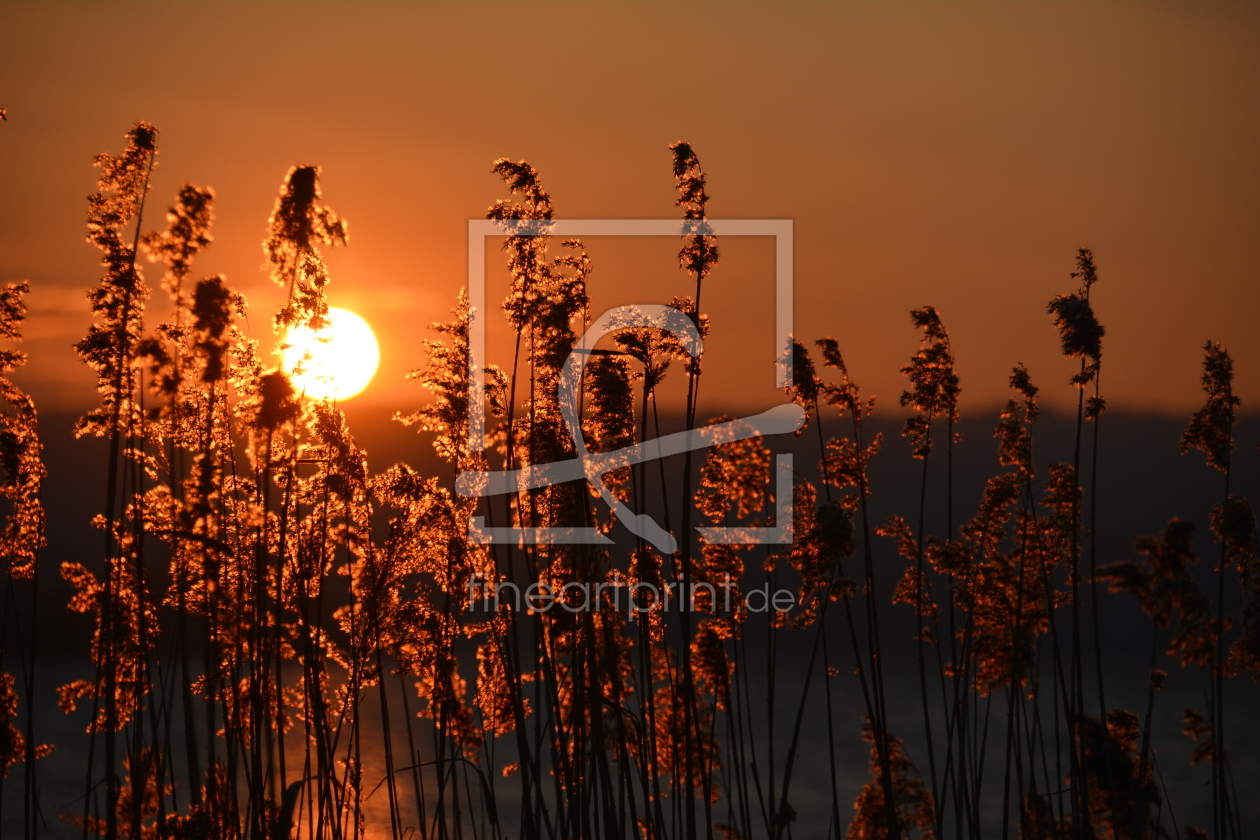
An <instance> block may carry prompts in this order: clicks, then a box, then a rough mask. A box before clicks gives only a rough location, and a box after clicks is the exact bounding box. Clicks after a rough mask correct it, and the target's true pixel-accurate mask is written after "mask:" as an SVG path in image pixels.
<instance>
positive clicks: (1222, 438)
mask: <svg viewBox="0 0 1260 840" xmlns="http://www.w3.org/2000/svg"><path fill="white" fill-rule="evenodd" d="M1203 351H1204V357H1203V390H1204V391H1205V392H1206V393H1207V401H1206V402H1205V403H1204V404H1203V408H1200V409H1199V410H1198V411H1196V412H1195V413H1194V416H1193V417H1191V418H1190V425H1188V426H1186V430H1185V432H1183V433H1182V435H1181V453H1182V454H1183V455H1184V454H1185V453H1187V452H1189V451H1190V450H1191V449H1198V450H1199V451H1201V452H1202V453H1203V454H1204V455H1206V456H1207V463H1208V466H1209V467H1213V468H1215V469H1218V470H1220V471H1221V472H1223V473H1228V472H1229V457H1230V452H1232V451H1233V449H1234V410H1235V409H1236V408H1237V407H1238V406H1239V405H1241V404H1242V401H1241V400H1239V399H1238V397H1235V396H1234V391H1233V382H1234V362H1233V360H1232V359H1231V358H1230V357H1229V353H1228V352H1226V351H1225V350H1224V349H1223V348H1222V347H1221V346H1220V345H1219V344H1217V343H1216V342H1214V341H1209V342H1208V343H1207V344H1206V345H1204V347H1203Z"/></svg>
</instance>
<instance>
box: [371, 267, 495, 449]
mask: <svg viewBox="0 0 1260 840" xmlns="http://www.w3.org/2000/svg"><path fill="white" fill-rule="evenodd" d="M451 313H452V314H453V315H454V316H455V318H454V320H452V321H448V322H439V323H433V324H430V325H429V328H430V329H432V330H436V331H437V332H439V333H443V334H445V335H447V336H449V337H450V338H449V343H448V341H443V340H442V339H437V340H429V339H426V340H425V342H424V348H425V354H426V355H427V356H428V357H429V364H428V367H427V368H425V369H424V370H422V371H421V370H413V371H411V372H410V373H408V374H407V379H408V380H409V381H412V382H415V381H419V382H420V384H421V385H423V386H424V387H425V388H426V389H427V390H428V391H429V392H430V393H431V394H432V395H433V402H432V403H431V404H430V405H428V406H425V407H424V408H420V409H417V410H416V411H413V412H411V413H410V414H402V413H401V412H396V413H395V414H394V419H395V420H396V421H397V422H399V423H402V424H403V425H404V426H415V427H416V431H418V432H436V433H437V436H436V437H435V438H434V439H433V448H434V449H435V450H436V451H437V453H438V455H439V456H440V457H441V458H442V459H443V460H445V461H448V462H450V463H451V464H454V465H457V466H462V465H463V464H464V463H465V462H466V459H467V457H468V453H469V449H468V317H469V311H468V293H467V292H466V291H465V290H462V289H461V290H460V293H459V304H458V305H457V306H456V307H455V308H454V309H453V310H451ZM495 373H498V371H497V369H495ZM496 383H497V385H498V387H497V388H494V389H492V392H493V393H495V394H497V395H498V399H493V398H492V400H491V404H492V405H501V404H502V403H501V402H500V401H502V400H504V399H505V397H504V396H503V394H502V391H503V388H504V386H505V383H503V381H502V379H501V374H500V376H499V378H496Z"/></svg>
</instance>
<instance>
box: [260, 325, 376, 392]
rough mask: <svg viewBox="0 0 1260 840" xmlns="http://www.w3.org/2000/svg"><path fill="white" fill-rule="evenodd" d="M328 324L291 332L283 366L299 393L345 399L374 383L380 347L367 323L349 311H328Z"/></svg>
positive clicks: (287, 341) (285, 344)
mask: <svg viewBox="0 0 1260 840" xmlns="http://www.w3.org/2000/svg"><path fill="white" fill-rule="evenodd" d="M327 321H328V324H327V326H325V327H323V328H322V329H319V330H312V329H310V328H309V327H306V326H298V327H294V328H293V329H291V330H289V332H288V334H287V335H286V336H285V339H284V350H283V353H282V360H283V361H282V367H283V368H284V372H285V373H287V374H288V375H289V379H290V380H291V381H292V382H293V388H294V390H295V391H297V392H298V393H299V394H304V395H306V396H307V397H310V398H311V399H316V400H326V399H334V398H335V399H339V400H344V399H348V398H350V397H353V396H354V395H356V394H358V393H360V392H362V391H363V389H364V388H366V387H367V386H368V383H369V382H371V381H372V377H373V376H374V375H375V374H376V368H377V367H378V366H379V365H380V362H381V348H380V345H379V344H377V342H376V335H375V333H373V332H372V328H371V327H370V326H369V325H368V322H367V321H365V320H363V318H361V317H360V316H358V315H356V314H355V313H353V312H351V311H349V310H348V309H329V310H328V318H327Z"/></svg>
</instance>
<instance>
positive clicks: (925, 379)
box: [901, 306, 961, 459]
mask: <svg viewBox="0 0 1260 840" xmlns="http://www.w3.org/2000/svg"><path fill="white" fill-rule="evenodd" d="M910 320H912V321H913V322H914V325H915V326H916V327H919V328H920V329H922V330H923V341H922V343H921V344H920V345H919V352H917V353H915V354H914V356H913V357H912V358H911V359H910V364H908V365H906V366H905V367H903V368H902V369H901V372H902V374H903V375H905V376H907V377H909V378H910V385H911V390H909V391H903V392H902V394H901V405H902V407H903V408H912V409H914V410H915V411H916V412H917V413H916V414H915V415H914V416H913V417H911V418H909V419H908V420H906V425H905V429H904V430H903V431H902V433H901V434H902V437H905V438H906V439H908V440H909V441H910V443H911V444H913V445H914V457H915V458H920V459H922V458H927V457H928V456H929V455H931V454H932V436H931V427H932V421H933V420H934V419H937V418H940V419H943V420H945V421H947V422H957V420H958V395H959V393H960V392H961V388H959V386H958V375H957V374H955V373H954V353H953V351H952V350H951V349H950V347H949V333H948V332H946V330H945V326H944V325H943V324H942V323H941V318H940V315H938V314H937V312H936V308H935V307H933V306H925V307H923V308H922V309H913V310H911V311H910Z"/></svg>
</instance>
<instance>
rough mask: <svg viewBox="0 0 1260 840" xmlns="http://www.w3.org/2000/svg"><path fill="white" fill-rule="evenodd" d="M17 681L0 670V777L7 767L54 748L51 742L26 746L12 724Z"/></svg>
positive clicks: (6, 771)
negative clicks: (30, 746)
mask: <svg viewBox="0 0 1260 840" xmlns="http://www.w3.org/2000/svg"><path fill="white" fill-rule="evenodd" d="M17 710H18V694H17V683H16V680H14V679H13V676H12V675H11V674H9V673H7V672H5V671H0V778H7V777H8V775H9V768H10V767H12V766H13V765H14V764H17V763H19V762H22V761H29V760H30V759H31V758H32V757H34V758H43V757H44V756H46V755H48V754H49V753H51V752H52V751H53V749H54V747H53V745H52V744H40V745H39V746H37V747H34V749H31V748H29V747H28V745H27V743H26V736H24V735H23V734H22V730H20V729H18V728H17V727H16V726H14V725H13V721H14V719H16V718H17Z"/></svg>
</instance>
